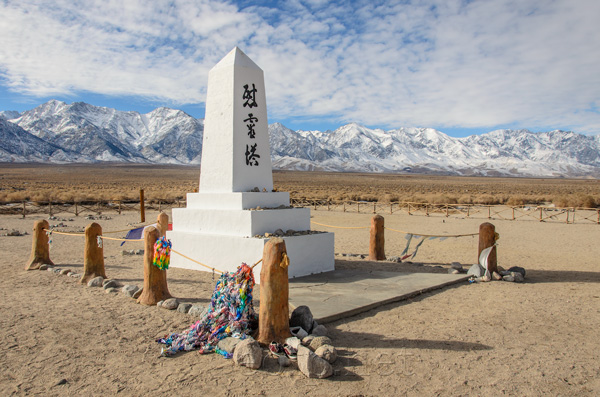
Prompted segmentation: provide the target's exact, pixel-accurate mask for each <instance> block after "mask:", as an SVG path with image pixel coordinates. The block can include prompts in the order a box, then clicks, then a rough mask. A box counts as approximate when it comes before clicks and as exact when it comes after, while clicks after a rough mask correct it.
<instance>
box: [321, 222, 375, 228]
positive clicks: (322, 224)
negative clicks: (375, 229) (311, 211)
mask: <svg viewBox="0 0 600 397" xmlns="http://www.w3.org/2000/svg"><path fill="white" fill-rule="evenodd" d="M310 223H314V224H315V225H319V226H325V227H332V228H334V229H368V228H369V226H332V225H326V224H324V223H319V222H315V221H310Z"/></svg>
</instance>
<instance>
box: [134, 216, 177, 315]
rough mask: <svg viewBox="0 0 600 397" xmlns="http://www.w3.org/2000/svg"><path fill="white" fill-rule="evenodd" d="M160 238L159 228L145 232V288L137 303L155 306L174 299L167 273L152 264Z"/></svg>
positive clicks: (151, 227)
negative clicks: (168, 283) (155, 247)
mask: <svg viewBox="0 0 600 397" xmlns="http://www.w3.org/2000/svg"><path fill="white" fill-rule="evenodd" d="M159 237H160V232H159V231H158V229H157V228H155V227H153V226H149V227H147V228H146V229H145V230H144V288H143V290H142V294H141V295H140V297H139V298H138V300H137V303H141V304H142V305H148V306H153V305H156V304H157V303H158V302H160V301H163V300H165V299H169V298H172V296H171V293H170V292H169V287H168V286H167V271H166V270H161V269H159V268H158V267H156V266H154V265H153V264H152V262H153V260H154V244H155V243H156V240H158V238H159Z"/></svg>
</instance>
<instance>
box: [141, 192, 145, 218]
mask: <svg viewBox="0 0 600 397" xmlns="http://www.w3.org/2000/svg"><path fill="white" fill-rule="evenodd" d="M140 219H141V221H140V222H142V223H143V222H146V208H145V207H144V189H140Z"/></svg>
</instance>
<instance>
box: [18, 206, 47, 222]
mask: <svg viewBox="0 0 600 397" xmlns="http://www.w3.org/2000/svg"><path fill="white" fill-rule="evenodd" d="M23 219H25V201H23ZM48 226H50V225H48Z"/></svg>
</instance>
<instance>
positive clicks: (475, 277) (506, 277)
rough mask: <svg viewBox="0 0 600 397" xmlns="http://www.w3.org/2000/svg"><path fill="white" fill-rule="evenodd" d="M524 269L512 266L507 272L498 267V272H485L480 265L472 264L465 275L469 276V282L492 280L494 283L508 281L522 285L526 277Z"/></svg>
mask: <svg viewBox="0 0 600 397" xmlns="http://www.w3.org/2000/svg"><path fill="white" fill-rule="evenodd" d="M526 273H527V272H526V271H525V268H522V267H520V266H513V267H511V268H510V269H508V270H504V269H503V268H502V267H500V266H498V272H493V273H492V274H490V272H486V271H485V269H484V268H483V266H481V265H480V264H474V265H473V266H471V268H470V269H469V271H468V272H467V275H470V276H471V278H470V279H469V281H470V282H477V283H479V282H488V281H492V280H496V281H508V282H514V283H522V282H524V281H525V275H526Z"/></svg>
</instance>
